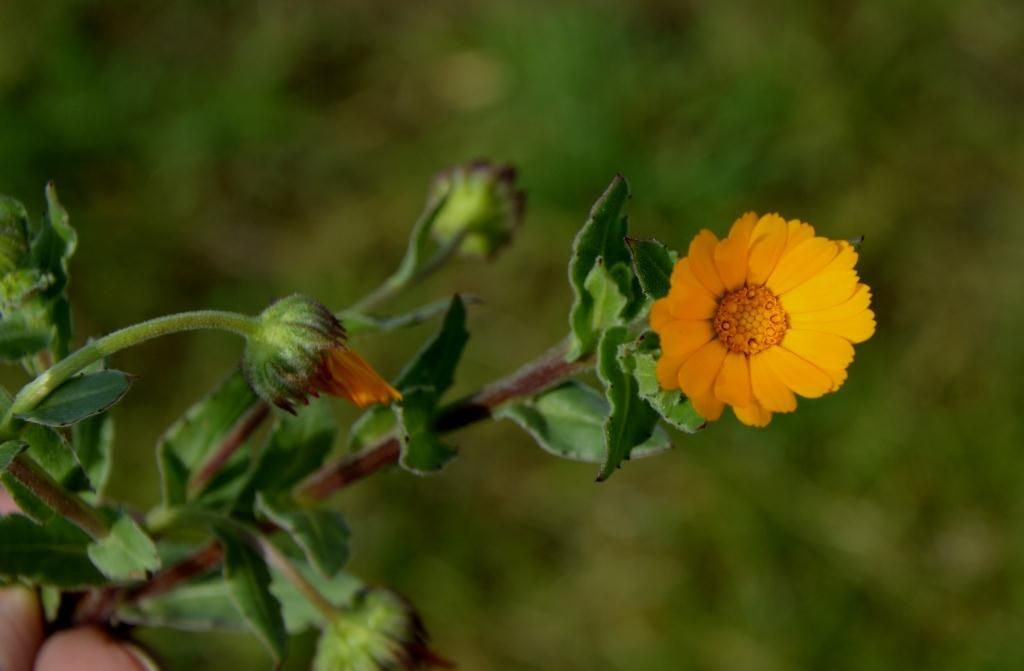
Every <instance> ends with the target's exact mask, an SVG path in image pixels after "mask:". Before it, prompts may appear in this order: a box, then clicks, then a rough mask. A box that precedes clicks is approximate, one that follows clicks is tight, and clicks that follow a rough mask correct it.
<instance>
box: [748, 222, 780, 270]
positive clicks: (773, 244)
mask: <svg viewBox="0 0 1024 671" xmlns="http://www.w3.org/2000/svg"><path fill="white" fill-rule="evenodd" d="M788 237H789V226H788V225H787V224H786V220H785V219H783V218H782V217H780V216H779V215H777V214H766V215H764V216H763V217H761V218H760V219H759V220H758V221H757V225H755V226H754V230H753V232H752V233H751V234H750V255H749V257H748V259H747V284H750V285H758V284H764V283H765V281H766V280H767V279H768V276H769V275H771V274H772V271H773V270H775V266H776V265H777V264H778V262H779V259H780V258H782V251H783V250H784V249H785V248H786V241H787V239H788Z"/></svg>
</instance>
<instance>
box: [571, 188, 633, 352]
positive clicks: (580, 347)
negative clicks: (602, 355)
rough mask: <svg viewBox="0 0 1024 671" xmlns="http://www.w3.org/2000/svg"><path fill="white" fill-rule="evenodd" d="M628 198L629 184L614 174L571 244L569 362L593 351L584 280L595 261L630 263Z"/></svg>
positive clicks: (594, 338) (594, 333) (612, 265)
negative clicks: (571, 299)
mask: <svg viewBox="0 0 1024 671" xmlns="http://www.w3.org/2000/svg"><path fill="white" fill-rule="evenodd" d="M629 198H630V193H629V184H628V183H627V182H626V180H625V178H624V177H622V176H621V175H616V176H615V179H613V180H612V182H611V184H609V185H608V188H607V189H605V192H604V193H603V194H602V195H601V197H600V198H598V199H597V202H595V203H594V206H593V207H592V208H591V210H590V216H589V218H588V219H587V221H586V223H584V224H583V228H582V229H580V232H579V233H578V234H577V236H576V240H575V241H574V243H573V248H572V258H571V260H570V261H569V284H570V285H571V286H572V290H573V294H574V296H575V299H574V301H573V306H572V310H571V311H570V313H569V325H570V327H571V328H572V339H573V340H572V346H571V347H570V351H569V359H570V360H574V359H578V358H579V357H581V356H583V355H584V354H587V353H589V352H591V351H593V349H594V346H595V344H596V343H597V339H598V337H599V335H600V332H599V331H598V330H597V329H595V327H594V316H593V312H594V309H595V300H594V296H593V294H592V293H591V291H590V290H588V289H587V286H586V283H587V278H588V276H589V275H590V274H591V272H592V271H593V269H594V266H595V265H596V264H597V262H598V258H601V259H603V263H604V264H605V265H606V266H607V267H608V268H612V269H614V268H615V266H616V264H619V263H626V264H628V263H629V262H630V257H629V251H628V250H627V249H626V243H625V237H626V204H627V203H628V201H629Z"/></svg>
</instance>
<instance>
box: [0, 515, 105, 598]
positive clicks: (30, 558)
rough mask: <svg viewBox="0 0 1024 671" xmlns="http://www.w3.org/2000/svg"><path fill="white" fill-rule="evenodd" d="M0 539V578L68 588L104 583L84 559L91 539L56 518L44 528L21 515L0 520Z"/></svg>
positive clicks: (97, 572)
mask: <svg viewBox="0 0 1024 671" xmlns="http://www.w3.org/2000/svg"><path fill="white" fill-rule="evenodd" d="M0 539H3V542H0V577H9V578H18V577H20V578H23V579H27V580H30V581H32V582H34V583H38V584H42V585H53V586H57V587H67V588H73V587H85V586H88V585H101V584H103V583H105V582H106V579H105V578H104V577H103V575H102V574H101V573H100V572H99V571H97V570H96V567H94V566H93V565H92V562H90V561H89V557H88V555H87V547H88V545H89V543H90V542H91V540H92V539H90V538H89V536H88V535H86V533H85V532H84V531H82V530H81V529H79V528H78V527H76V526H74V525H73V524H71V523H70V522H67V521H65V520H64V519H63V518H61V517H59V516H55V517H51V518H50V519H49V520H48V521H47V522H46V524H44V525H39V524H36V523H35V522H33V521H32V520H30V519H29V518H27V517H25V516H24V515H8V516H6V517H0Z"/></svg>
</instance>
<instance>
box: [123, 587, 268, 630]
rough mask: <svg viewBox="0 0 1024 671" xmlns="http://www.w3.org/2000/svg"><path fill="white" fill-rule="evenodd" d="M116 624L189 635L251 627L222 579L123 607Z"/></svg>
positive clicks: (175, 589)
mask: <svg viewBox="0 0 1024 671" xmlns="http://www.w3.org/2000/svg"><path fill="white" fill-rule="evenodd" d="M116 620H117V621H119V622H124V623H126V624H132V625H138V626H145V627H168V628H172V629H183V630H185V631H208V630H211V629H229V630H241V629H246V628H247V627H248V624H247V623H246V621H245V619H244V618H243V617H242V615H241V613H240V612H239V611H238V608H236V607H235V605H234V603H233V602H232V600H231V590H230V588H229V587H228V584H227V583H226V582H225V581H224V580H223V578H221V577H216V578H211V579H208V580H203V581H200V582H196V583H190V584H186V585H180V586H178V587H175V588H174V589H173V590H171V591H169V592H164V593H163V594H161V595H159V596H157V597H154V598H151V599H144V600H142V601H136V602H132V603H127V604H123V605H121V606H120V607H119V608H118V610H117V613H116Z"/></svg>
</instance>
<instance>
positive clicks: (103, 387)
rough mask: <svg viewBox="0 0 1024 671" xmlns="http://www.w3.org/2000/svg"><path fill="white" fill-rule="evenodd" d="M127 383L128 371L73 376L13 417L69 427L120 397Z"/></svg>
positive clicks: (128, 381)
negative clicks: (27, 409)
mask: <svg viewBox="0 0 1024 671" xmlns="http://www.w3.org/2000/svg"><path fill="white" fill-rule="evenodd" d="M131 384H132V383H131V378H130V377H129V376H128V374H127V373H122V372H121V371H119V370H101V371H99V372H96V373H84V374H82V375H76V376H75V377H73V378H71V379H70V380H68V381H67V382H65V383H64V384H62V385H60V386H59V387H57V388H56V389H54V390H53V392H51V393H50V395H49V396H47V397H46V398H45V399H43V402H42V403H40V404H39V405H37V406H36V407H35V408H34V409H32V410H30V411H29V412H24V413H21V414H20V415H17V417H18V419H23V420H25V421H26V422H33V423H35V424H43V425H45V426H58V427H59V426H70V425H72V424H74V423H75V422H80V421H82V420H83V419H85V418H87V417H92V416H93V415H98V414H100V413H101V412H104V411H105V410H107V409H109V408H110V407H111V406H113V405H114V404H115V403H117V402H118V401H120V400H121V399H122V398H124V395H125V394H127V393H128V388H129V387H131Z"/></svg>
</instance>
